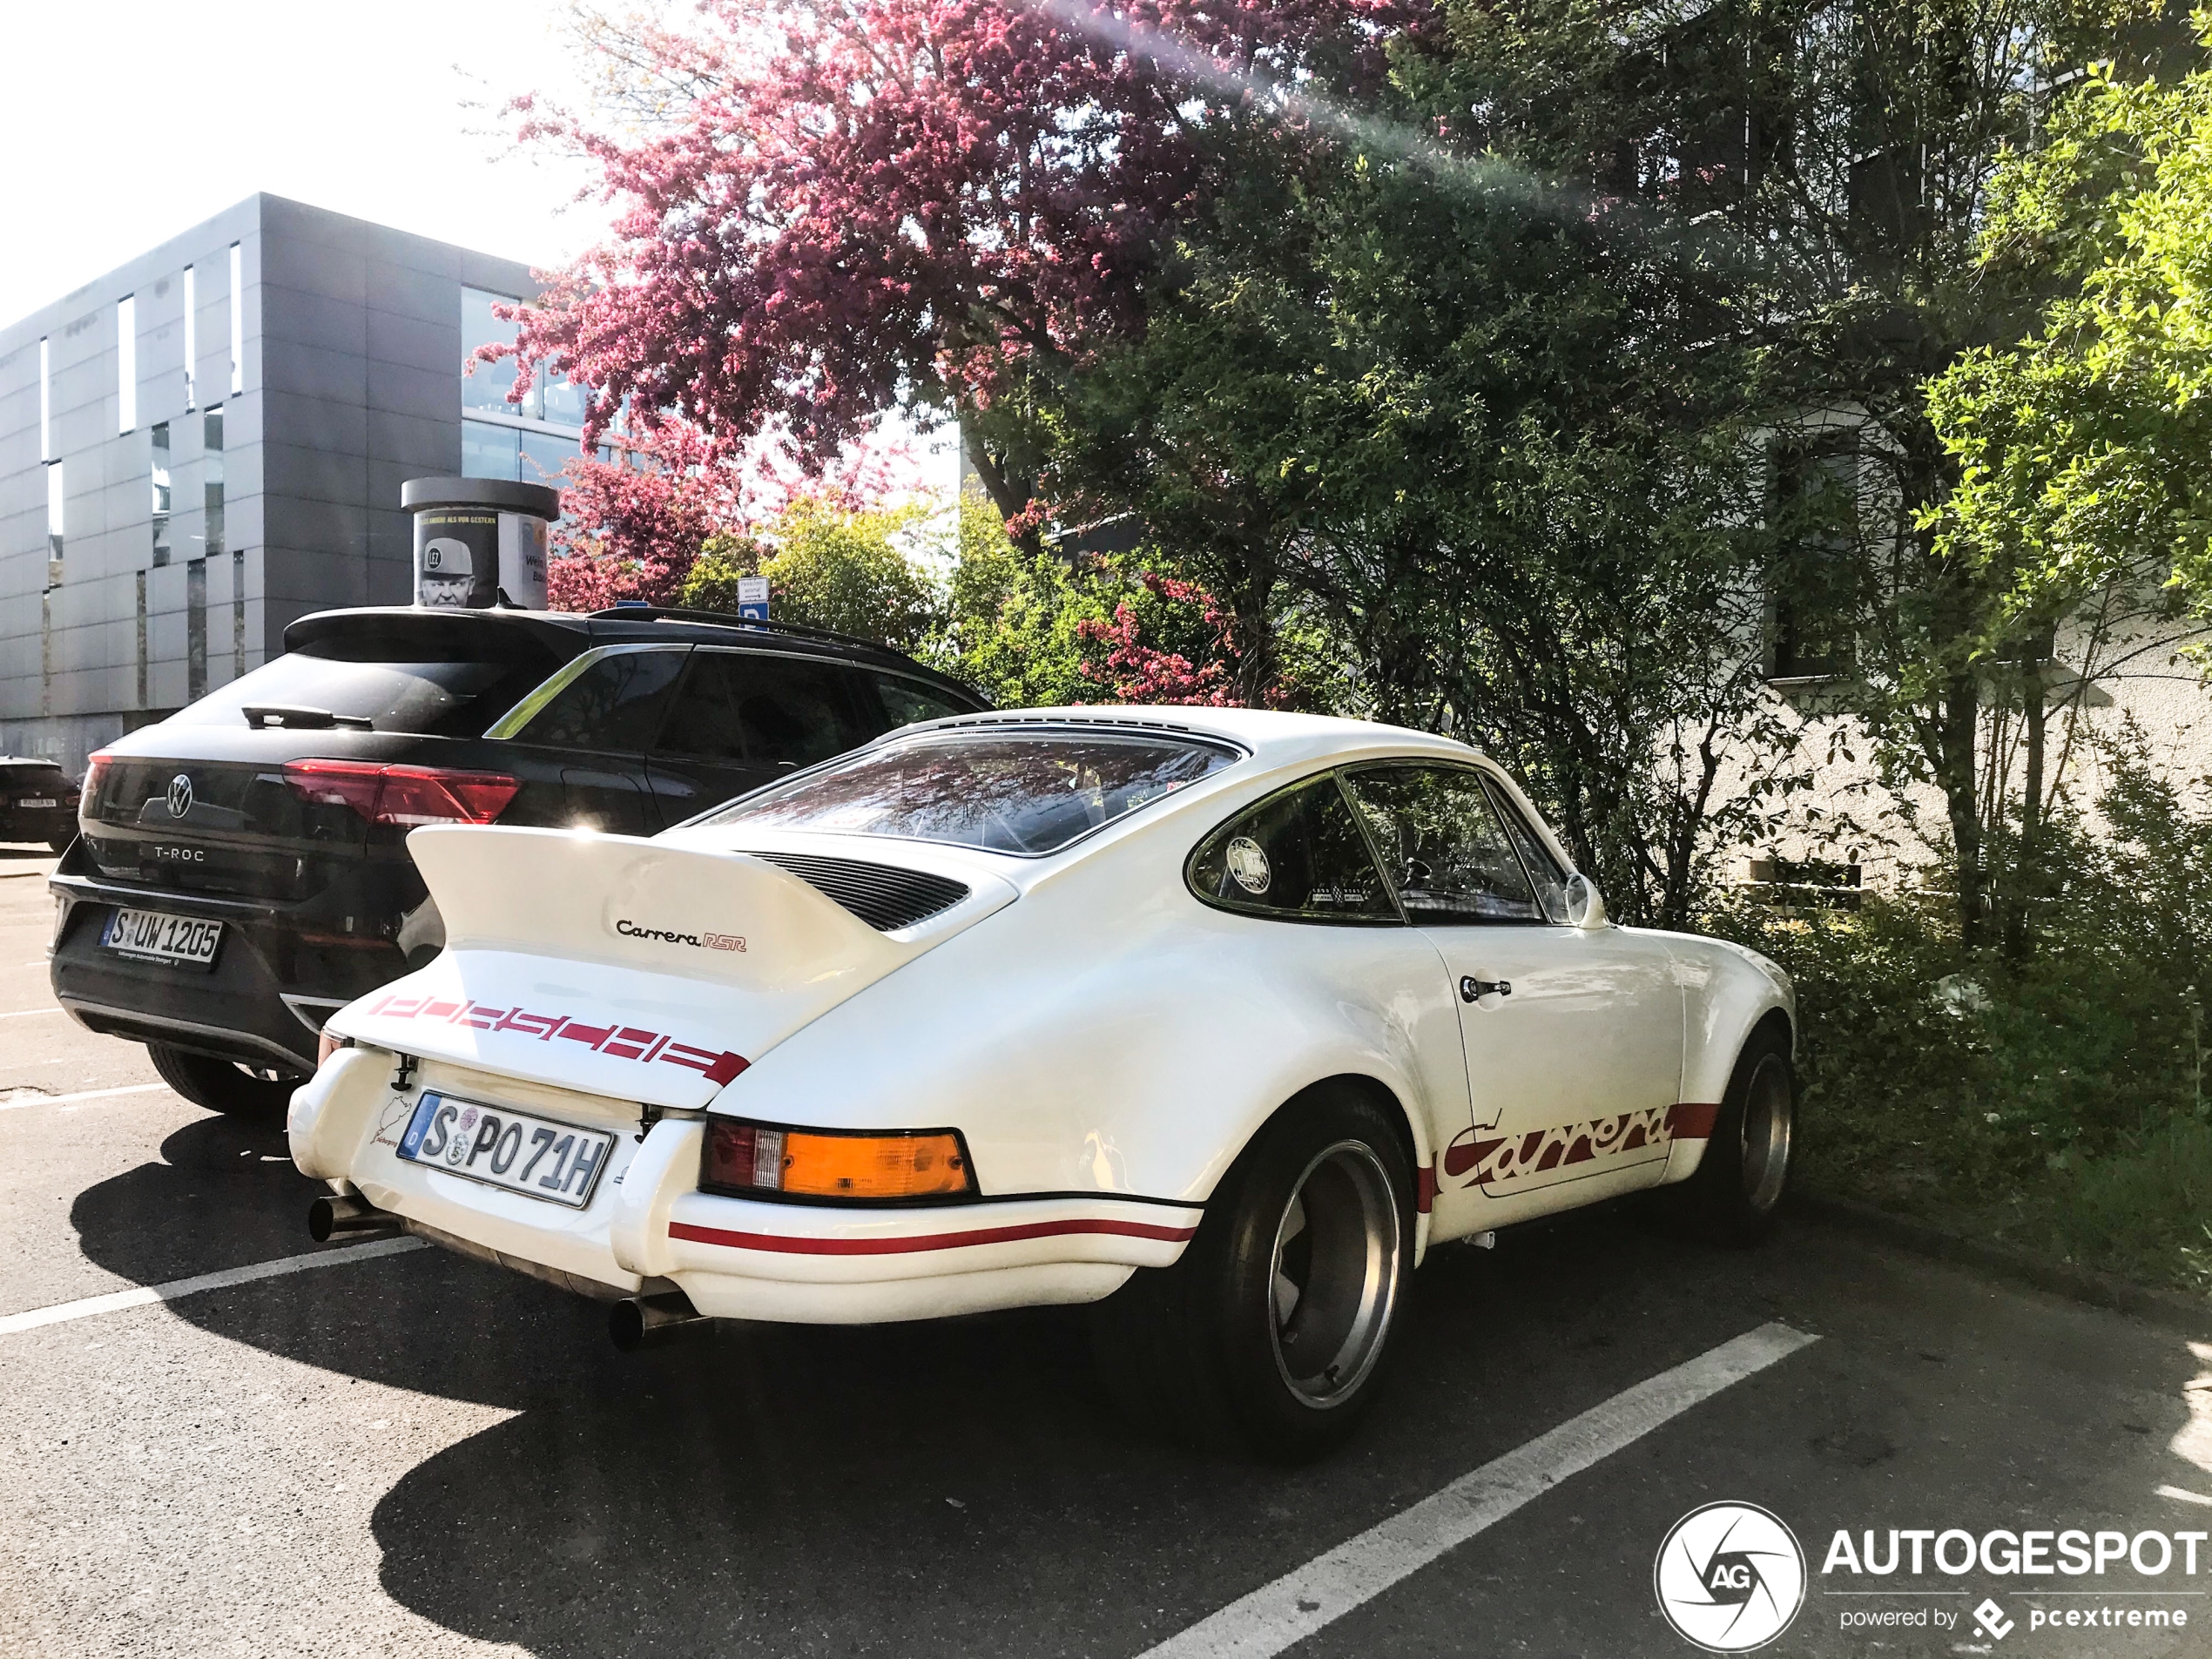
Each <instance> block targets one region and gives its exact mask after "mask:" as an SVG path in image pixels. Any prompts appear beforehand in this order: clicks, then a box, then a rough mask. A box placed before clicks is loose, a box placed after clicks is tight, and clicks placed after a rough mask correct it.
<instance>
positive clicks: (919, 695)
mask: <svg viewBox="0 0 2212 1659" xmlns="http://www.w3.org/2000/svg"><path fill="white" fill-rule="evenodd" d="M868 678H870V679H872V680H873V681H874V682H875V694H876V697H877V698H879V699H880V701H881V703H882V704H883V713H884V718H886V719H887V720H888V721H889V722H890V723H891V724H892V725H894V726H900V725H914V724H916V723H917V722H919V721H922V720H941V719H943V718H945V717H946V716H948V715H952V714H968V713H972V712H974V711H973V710H971V709H969V708H968V706H967V705H964V704H960V703H955V702H954V701H953V699H952V698H949V697H948V696H946V695H945V693H944V692H942V691H939V690H937V689H936V688H935V687H934V686H932V685H923V684H922V682H921V681H920V680H910V679H904V678H900V677H898V676H896V675H892V674H871V675H869V676H868Z"/></svg>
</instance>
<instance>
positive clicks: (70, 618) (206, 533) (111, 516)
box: [0, 195, 583, 770]
mask: <svg viewBox="0 0 2212 1659" xmlns="http://www.w3.org/2000/svg"><path fill="white" fill-rule="evenodd" d="M534 293H536V287H535V285H534V284H533V282H532V280H531V278H530V273H529V267H528V266H523V265H519V264H516V263H515V262H514V261H512V260H499V259H494V258H492V257H491V256H489V255H488V254H482V253H471V252H469V251H468V250H466V249H463V248H457V247H453V246H448V245H447V244H445V243H442V242H435V241H431V240H429V239H427V238H424V237H420V236H412V235H408V234H407V233H404V232H401V231H395V230H389V229H387V228H385V227H383V226H378V225H371V224H368V223H365V222H364V221H362V220H361V219H349V218H347V217H345V216H344V215H342V214H339V213H332V212H324V211H322V210H321V209H319V208H314V207H309V206H304V205H302V204H301V203H299V202H293V201H287V200H285V199H282V198H280V197H276V196H268V195H259V196H253V197H251V198H249V199H246V200H245V201H242V202H240V203H239V204H238V205H237V206H234V207H232V208H230V209H228V210H227V211H226V212H221V213H219V214H217V215H216V216H215V217H214V218H213V219H209V220H208V221H207V222H206V223H205V224H203V225H199V226H195V227H194V228H193V229H192V230H190V231H187V232H185V233H184V234H183V235H181V236H178V237H174V238H172V239H170V240H169V241H167V242H165V243H163V244H162V245H161V246H159V247H158V248H156V249H154V250H153V251H152V252H151V253H146V254H145V255H143V256H141V257H140V258H138V259H136V260H132V261H131V262H130V263H129V264H127V265H125V266H122V267H121V268H119V269H118V270H115V271H111V272H110V273H108V274H107V275H105V276H104V277H101V278H99V279H98V280H96V281H93V282H90V283H87V284H85V285H84V287H81V288H78V290H77V291H76V292H75V293H71V294H70V295H68V296H67V297H66V298H64V299H63V300H59V301H57V302H56V303H55V304H53V305H50V306H48V307H45V308H44V309H43V310H41V311H39V312H37V313H36V314H33V315H31V316H30V317H28V318H25V319H24V320H22V321H20V322H17V323H14V324H11V325H10V326H8V327H5V328H0V753H4V752H13V753H18V754H35V755H50V756H52V757H54V758H56V759H59V760H61V761H62V762H63V763H64V765H68V766H70V767H71V769H72V770H76V769H78V768H81V767H82V765H83V764H84V756H85V755H86V754H87V753H88V752H90V751H91V750H93V749H96V748H98V746H99V745H101V744H103V743H105V742H109V741H111V740H112V739H113V738H116V737H117V736H118V735H120V734H121V733H122V732H126V731H128V730H130V729H132V727H134V726H138V725H144V724H145V723H146V722H148V721H150V720H153V719H158V718H161V717H162V716H164V715H165V714H168V713H170V712H172V711H174V710H176V709H178V708H180V707H182V706H183V705H185V703H187V702H190V701H191V700H192V699H193V698H197V697H199V696H200V695H202V694H203V693H204V692H206V691H208V690H209V689H211V688H212V687H214V686H218V685H222V684H224V683H225V682H226V681H227V680H230V679H232V678H235V677H236V676H238V675H239V674H243V673H245V672H246V671H247V670H248V669H250V668H253V667H255V666H256V665H258V664H260V663H262V662H264V661H266V659H267V658H269V657H270V656H272V655H273V654H276V653H277V652H279V651H281V650H282V649H283V634H284V628H285V624H287V623H289V622H291V621H292V620H293V619H294V618H295V617H300V616H303V615H305V614H306V613H307V612H308V611H311V610H323V609H326V608H327V607H329V606H333V605H353V604H404V603H406V601H407V599H408V594H409V561H410V557H411V553H412V548H413V532H412V529H411V525H410V522H409V520H408V516H407V515H406V514H405V513H404V512H403V511H402V510H401V507H400V485H401V481H402V480H405V479H408V478H413V477H421V476H424V475H448V476H450V475H455V474H461V475H466V476H471V477H504V478H523V479H529V480H533V481H535V480H539V479H542V478H543V477H545V476H547V475H550V474H554V473H557V472H558V471H559V470H560V468H561V466H562V464H563V462H565V461H566V460H567V459H568V458H569V457H570V456H571V455H575V454H576V453H577V440H578V437H579V435H580V433H581V428H582V420H583V412H582V408H581V401H580V400H579V398H578V397H577V395H576V393H575V392H574V390H573V389H572V388H569V387H567V386H565V385H562V384H557V383H556V384H555V385H552V386H550V387H543V388H541V389H540V390H538V391H537V392H536V393H534V394H533V395H532V398H531V400H530V402H529V406H527V407H524V408H516V407H515V406H514V405H511V404H509V403H508V402H507V401H505V396H506V392H507V389H508V387H509V385H510V384H511V383H512V376H511V375H510V374H508V373H506V372H504V371H503V370H493V369H487V370H484V371H482V372H480V373H478V374H475V375H470V376H465V377H464V375H463V374H462V367H463V363H464V361H465V358H466V354H467V352H468V350H469V349H470V348H472V347H475V346H477V345H480V344H482V343H485V342H487V341H492V340H497V339H507V338H511V337H512V335H511V331H510V330H509V328H508V327H507V326H506V325H503V324H501V323H499V322H497V321H496V320H494V318H493V317H492V315H491V306H492V305H493V303H494V302H495V301H496V300H503V299H515V298H521V297H527V296H530V295H533V294H534Z"/></svg>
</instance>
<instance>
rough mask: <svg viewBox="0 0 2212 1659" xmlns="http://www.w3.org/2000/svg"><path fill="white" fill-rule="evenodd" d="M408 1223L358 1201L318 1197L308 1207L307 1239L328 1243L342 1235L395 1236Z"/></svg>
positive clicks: (387, 1212)
mask: <svg viewBox="0 0 2212 1659" xmlns="http://www.w3.org/2000/svg"><path fill="white" fill-rule="evenodd" d="M401 1231H405V1224H404V1223H402V1222H401V1220H400V1218H399V1217H397V1216H395V1215H394V1214H393V1213H392V1212H391V1211H388V1210H379V1209H377V1208H375V1207H374V1205H372V1204H363V1203H362V1202H361V1200H360V1199H359V1198H340V1197H326V1198H317V1199H316V1200H315V1201H314V1203H312V1204H309V1205H308V1206H307V1237H308V1238H312V1239H314V1241H315V1243H317V1244H328V1243H329V1242H330V1241H331V1240H332V1239H333V1238H336V1237H338V1236H339V1235H340V1234H342V1233H395V1232H401Z"/></svg>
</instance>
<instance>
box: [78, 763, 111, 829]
mask: <svg viewBox="0 0 2212 1659" xmlns="http://www.w3.org/2000/svg"><path fill="white" fill-rule="evenodd" d="M114 764H115V757H114V756H113V755H111V754H110V753H108V752H107V751H106V750H105V749H103V750H101V751H99V752H98V753H96V754H91V755H88V756H86V757H85V760H84V783H83V784H81V785H79V786H78V787H79V789H80V790H81V791H82V793H80V794H79V795H78V802H77V804H78V811H79V812H82V813H90V812H93V811H96V810H97V809H98V806H99V804H100V785H101V783H102V781H103V780H105V778H106V777H107V769H108V768H109V767H110V766H111V765H114Z"/></svg>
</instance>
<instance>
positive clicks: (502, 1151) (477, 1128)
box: [400, 1089, 615, 1210]
mask: <svg viewBox="0 0 2212 1659" xmlns="http://www.w3.org/2000/svg"><path fill="white" fill-rule="evenodd" d="M614 1143H615V1137H614V1136H611V1135H610V1134H607V1133H605V1132H604V1131H602V1130H596V1129H578V1128H577V1126H576V1125H575V1124H573V1123H555V1122H553V1121H552V1120H551V1119H550V1118H545V1117H536V1116H532V1115H531V1114H529V1112H518V1111H516V1110H514V1109H511V1108H509V1107H505V1106H486V1105H484V1104H483V1103H481V1102H478V1101H473V1100H455V1099H454V1098H453V1096H450V1095H441V1094H437V1093H435V1092H434V1091H432V1090H429V1089H425V1090H424V1091H423V1094H422V1098H421V1100H420V1101H419V1102H417V1103H416V1104H415V1116H413V1117H411V1118H409V1119H408V1125H407V1133H406V1134H404V1135H402V1136H400V1156H401V1157H403V1158H405V1159H406V1160H407V1161H408V1163H420V1164H422V1165H424V1166H425V1167H426V1168H428V1169H434V1170H445V1171H446V1172H447V1173H448V1175H459V1176H465V1177H468V1178H469V1180H471V1181H481V1182H482V1183H483V1184H485V1185H486V1186H488V1187H498V1188H500V1189H501V1190H503V1191H507V1192H519V1193H521V1194H522V1195H523V1197H526V1198H543V1199H544V1200H545V1201H546V1202H547V1203H549V1204H566V1205H568V1206H569V1208H570V1209H571V1210H581V1209H583V1207H584V1205H586V1204H590V1202H591V1193H592V1189H594V1188H595V1187H597V1185H598V1184H599V1177H600V1174H601V1173H602V1172H603V1171H604V1170H605V1169H606V1167H607V1155H608V1153H609V1152H610V1151H611V1150H613V1148H614Z"/></svg>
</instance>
